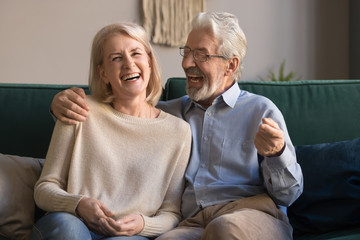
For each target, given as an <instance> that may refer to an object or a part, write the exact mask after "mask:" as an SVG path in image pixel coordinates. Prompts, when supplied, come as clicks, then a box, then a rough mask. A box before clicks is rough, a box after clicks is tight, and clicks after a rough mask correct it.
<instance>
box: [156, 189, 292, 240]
mask: <svg viewBox="0 0 360 240" xmlns="http://www.w3.org/2000/svg"><path fill="white" fill-rule="evenodd" d="M164 239H181V240H200V239H201V240H205V239H206V240H221V239H224V240H231V239H243V240H252V239H261V240H267V239H269V240H270V239H274V240H291V239H292V227H291V225H290V224H289V220H288V218H287V216H286V215H285V214H284V213H283V212H282V211H281V210H280V209H278V208H277V206H276V205H275V203H274V202H273V200H272V199H271V198H270V197H269V196H268V195H267V194H261V195H257V196H253V197H249V198H243V199H239V200H237V201H234V202H230V203H226V204H219V205H215V206H211V207H207V208H205V209H203V210H201V211H200V212H198V213H197V214H196V215H195V216H194V217H192V218H188V219H185V220H184V221H182V222H181V223H180V224H179V226H178V227H177V228H175V229H173V230H170V231H169V232H167V233H164V234H163V235H161V236H160V237H158V238H157V240H164Z"/></svg>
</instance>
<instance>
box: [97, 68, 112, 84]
mask: <svg viewBox="0 0 360 240" xmlns="http://www.w3.org/2000/svg"><path fill="white" fill-rule="evenodd" d="M97 71H98V74H99V76H100V78H101V80H103V81H104V83H105V84H109V82H110V81H109V79H107V77H106V72H105V69H104V68H103V67H102V66H101V65H98V66H97Z"/></svg>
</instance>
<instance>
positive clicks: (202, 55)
mask: <svg viewBox="0 0 360 240" xmlns="http://www.w3.org/2000/svg"><path fill="white" fill-rule="evenodd" d="M179 49H180V55H181V56H183V57H187V56H188V55H189V53H190V52H192V54H193V58H194V60H195V61H199V62H206V61H207V60H208V59H209V57H218V58H223V59H226V58H225V57H224V56H221V55H211V54H207V53H206V52H205V51H204V50H201V49H195V50H191V49H190V48H189V47H180V48H179Z"/></svg>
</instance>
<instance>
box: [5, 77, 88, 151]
mask: <svg viewBox="0 0 360 240" xmlns="http://www.w3.org/2000/svg"><path fill="white" fill-rule="evenodd" d="M72 86H73V85H44V84H4V83H1V84H0V153H3V154H12V155H19V156H28V157H39V158H44V157H45V156H46V152H47V149H48V144H49V142H50V138H51V134H52V130H53V128H54V123H55V122H54V119H53V118H52V117H51V115H50V111H49V109H50V104H51V101H52V99H53V97H54V96H55V95H56V93H58V92H60V91H62V90H64V89H67V88H70V87H72ZM79 87H83V88H85V90H86V91H88V88H87V87H86V86H79Z"/></svg>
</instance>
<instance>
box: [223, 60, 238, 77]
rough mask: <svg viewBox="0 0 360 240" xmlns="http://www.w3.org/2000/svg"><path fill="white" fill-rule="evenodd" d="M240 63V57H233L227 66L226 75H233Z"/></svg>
mask: <svg viewBox="0 0 360 240" xmlns="http://www.w3.org/2000/svg"><path fill="white" fill-rule="evenodd" d="M239 64H240V59H239V58H238V57H232V58H231V59H230V60H229V61H228V64H227V68H226V75H227V76H230V75H231V76H232V75H233V74H234V72H235V71H236V70H237V69H238V67H239Z"/></svg>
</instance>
